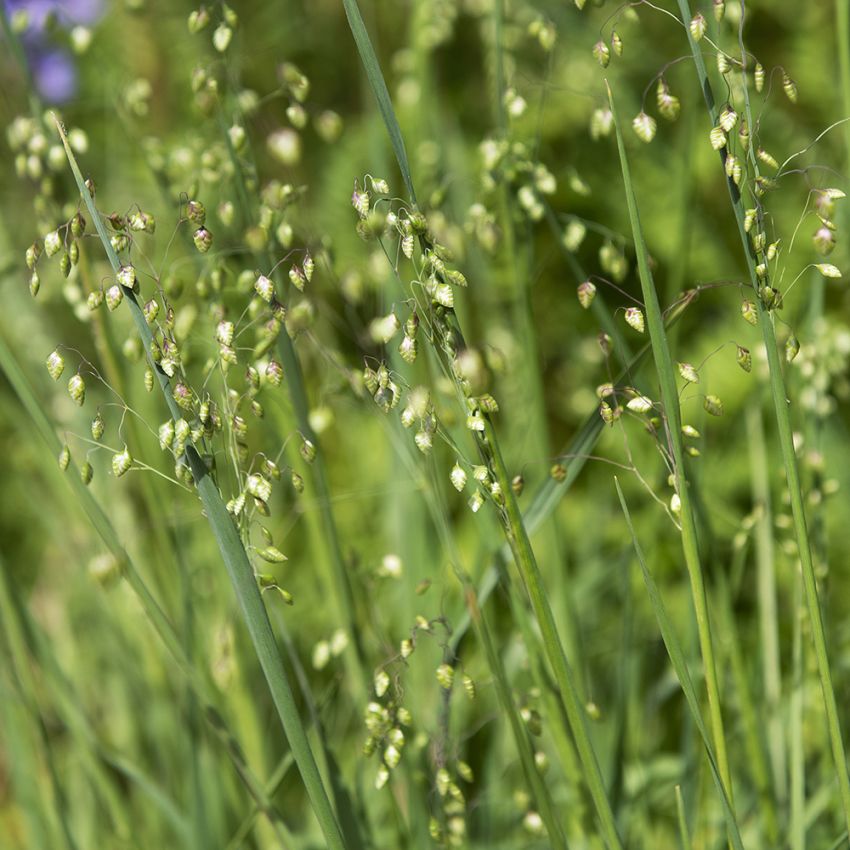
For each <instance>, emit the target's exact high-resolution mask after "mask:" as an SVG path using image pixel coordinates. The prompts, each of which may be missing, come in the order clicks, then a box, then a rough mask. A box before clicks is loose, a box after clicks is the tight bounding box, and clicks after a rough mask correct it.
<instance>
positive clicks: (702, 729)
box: [614, 477, 744, 850]
mask: <svg viewBox="0 0 850 850" xmlns="http://www.w3.org/2000/svg"><path fill="white" fill-rule="evenodd" d="M614 484H615V485H616V487H617V496H618V497H619V499H620V505H621V507H622V509H623V515H624V516H625V518H626V525H628V527H629V533H630V534H631V536H632V542H633V543H634V547H635V554H636V555H637V559H638V563H639V564H640V569H641V572H642V573H643V580H644V583H645V584H646V590H647V593H648V594H649V601H650V602H651V603H652V610H653V611H654V613H655V618H656V619H657V620H658V626H659V628H660V629H661V637H662V638H663V640H664V646H665V647H666V648H667V654H668V656H669V657H670V661H671V663H672V664H673V669H674V671H675V672H676V677H677V678H678V680H679V684H680V685H681V687H682V693H683V694H684V695H685V700H686V702H687V704H688V709H689V710H690V713H691V717H692V718H693V721H694V724H695V726H696V728H697V730H698V731H699V734H700V737H701V738H702V743H703V746H704V747H705V752H706V755H707V756H708V762H709V765H710V766H711V774H712V777H713V778H714V784H715V785H716V786H717V793H718V796H719V797H720V802H721V804H722V806H723V816H724V818H725V820H726V827H727V830H728V832H729V840H730V841H731V843H732V846H733V847H734V848H735V850H743V847H744V845H743V843H742V842H741V835H740V832H739V831H738V823H737V821H736V820H735V813H734V812H733V811H732V804H731V802H730V800H729V797H728V795H727V794H726V791H725V788H724V785H723V779H722V777H721V774H720V767H719V765H718V763H717V759H716V758H715V756H714V748H713V747H712V743H711V738H710V736H709V731H708V729H707V727H706V725H705V721H704V720H703V719H702V713H701V711H700V706H699V699H698V698H697V693H696V689H695V688H694V685H693V682H692V681H691V675H690V673H689V672H688V664H687V660H686V659H685V653H684V651H683V650H682V646H681V644H680V643H679V639H678V637H676V632H675V630H674V629H673V624H672V622H671V621H670V618H669V617H668V616H667V610H666V608H665V607H664V602H663V600H662V599H661V593H660V592H659V590H658V585H657V584H656V583H655V579H654V578H653V576H652V573H651V572H650V570H649V567H648V566H647V564H646V559H645V558H644V555H643V550H642V549H641V547H640V543H639V542H638V539H637V535H636V534H635V529H634V526H633V525H632V517H631V514H630V513H629V508H628V506H627V505H626V499H625V497H624V496H623V491H622V490H621V489H620V482H619V481H618V480H617V478H616V477H615V478H614Z"/></svg>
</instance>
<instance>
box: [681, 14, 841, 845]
mask: <svg viewBox="0 0 850 850" xmlns="http://www.w3.org/2000/svg"><path fill="white" fill-rule="evenodd" d="M678 3H679V11H680V14H681V17H682V22H683V23H684V25H685V31H686V33H687V37H688V42H689V44H690V47H691V54H692V56H693V60H694V67H695V68H696V72H697V78H698V80H699V84H700V88H701V90H702V92H703V97H704V99H705V105H706V108H707V110H708V114H709V117H710V119H711V121H712V126H716V124H717V108H716V104H715V100H714V93H713V90H712V88H711V82H710V81H709V79H708V74H707V72H706V68H705V62H704V60H703V56H702V52H701V50H700V47H699V45H698V44H697V43H696V42H695V41H694V38H693V35H692V33H691V31H690V29H689V27H688V23H689V22H690V20H691V17H692V15H691V10H690V4H689V3H688V0H678ZM742 11H743V10H742ZM742 25H743V24H742ZM744 82H745V84H744V87H743V91H744V99H745V105H746V109H745V115H746V119H747V122H748V124H749V126H750V127H754V126H755V124H754V123H753V120H752V114H751V109H750V102H749V89H748V87H747V84H746V81H744ZM720 154H721V157H723V151H720ZM751 161H752V166H753V169H754V171H755V174H756V176H758V166H757V164H756V160H755V156H754V154H753V152H752V150H751ZM726 187H727V189H728V191H729V200H730V202H731V204H732V211H733V213H734V217H735V222H736V224H737V225H738V235H739V237H740V240H741V247H742V248H743V252H744V259H745V262H746V265H747V271H748V273H749V277H750V283H751V284H752V287H753V292H754V295H755V298H754V301H755V304H756V311H757V315H758V323H759V326H760V327H761V330H762V338H763V339H764V346H765V350H766V352H767V364H768V369H769V373H770V391H771V395H772V396H773V407H774V411H775V414H776V425H777V433H778V435H779V444H780V448H781V451H782V462H783V466H784V467H785V478H786V481H787V485H788V493H789V495H790V497H791V515H792V518H793V524H794V535H795V537H796V539H797V548H798V550H799V553H800V563H801V566H802V573H803V587H804V590H805V596H806V607H807V609H808V612H809V619H810V622H811V631H812V643H813V645H814V649H815V660H816V662H817V668H818V677H819V679H820V684H821V691H822V693H823V702H824V710H825V713H826V725H827V731H828V733H829V743H830V748H831V750H832V757H833V761H834V763H835V773H836V777H837V780H838V789H839V793H840V796H841V805H842V809H843V813H844V821H845V824H846V825H847V827H848V830H850V774H848V770H847V760H846V755H845V749H844V741H843V737H842V733H841V724H840V722H839V719H838V704H837V702H836V698H835V687H834V685H833V682H832V671H831V670H830V666H829V657H828V654H827V648H826V632H825V629H824V625H823V615H822V613H821V608H820V600H819V599H818V587H817V578H816V576H815V567H814V561H813V559H812V546H811V541H810V538H809V530H808V526H807V524H806V511H805V505H804V498H803V490H802V486H801V482H800V471H799V469H798V466H797V456H796V452H795V450H794V436H793V429H792V427H791V415H790V412H789V404H788V393H787V391H786V386H785V377H784V375H783V372H782V358H781V356H780V353H779V347H778V345H777V341H776V331H775V329H774V325H773V317H772V316H771V314H770V313H769V312H768V311H767V309H766V308H765V307H764V305H763V303H762V299H761V297H760V295H759V288H760V284H759V279H758V276H757V275H756V257H755V255H754V252H753V248H752V246H751V244H750V240H749V238H748V236H747V232H746V229H745V228H744V205H743V203H742V201H741V194H740V192H739V190H738V187H737V186H736V185H735V182H734V181H733V180H732V179H731V178H727V179H726ZM759 209H760V205H759ZM759 218H762V211H760V214H759ZM767 282H768V281H767V280H765V281H764V283H767Z"/></svg>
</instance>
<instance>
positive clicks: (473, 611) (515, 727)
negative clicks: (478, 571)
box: [465, 584, 567, 848]
mask: <svg viewBox="0 0 850 850" xmlns="http://www.w3.org/2000/svg"><path fill="white" fill-rule="evenodd" d="M465 593H466V604H467V606H468V608H469V613H470V617H471V618H472V622H473V624H474V625H475V630H476V633H477V634H478V637H479V639H480V641H481V645H482V646H483V647H484V652H485V655H486V657H487V663H488V665H489V667H490V670H491V671H492V673H493V683H494V685H495V688H496V693H497V695H498V697H499V702H500V703H501V706H502V711H503V712H504V713H505V715H507V718H508V723H509V725H510V727H511V734H512V736H513V739H514V743H515V745H516V748H517V752H518V753H519V757H520V763H521V764H522V770H523V773H524V774H525V780H526V782H527V783H528V785H529V788H530V790H531V793H532V795H533V798H534V801H535V803H536V805H537V808H538V811H539V813H540V817H541V818H542V819H543V823H544V824H545V825H546V830H547V832H548V834H549V842H550V846H551V847H556V848H566V846H567V845H566V842H565V840H564V835H563V831H562V829H561V825H560V823H559V820H558V816H557V814H556V811H555V808H554V806H553V803H552V799H551V796H550V794H549V789H548V788H547V787H546V783H545V782H544V780H543V777H542V776H541V774H540V771H539V769H538V767H537V765H536V764H535V762H534V750H533V748H532V746H531V743H530V741H529V737H528V731H527V730H526V728H525V726H524V725H523V723H522V720H521V719H520V717H519V713H518V711H517V708H516V705H515V704H514V698H513V695H512V694H511V688H510V685H509V684H508V678H507V673H506V672H505V668H504V665H503V664H502V660H501V658H500V657H499V655H498V652H497V650H496V647H495V646H494V644H493V638H492V635H491V632H490V627H489V625H488V623H487V620H486V617H485V616H484V614H483V612H482V611H481V609H480V608H479V607H478V600H477V599H476V596H475V590H474V589H473V588H472V586H471V585H469V584H467V585H466V587H465Z"/></svg>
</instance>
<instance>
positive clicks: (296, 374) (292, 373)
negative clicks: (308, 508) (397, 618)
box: [218, 110, 368, 703]
mask: <svg viewBox="0 0 850 850" xmlns="http://www.w3.org/2000/svg"><path fill="white" fill-rule="evenodd" d="M218 117H219V125H220V128H221V135H222V138H223V139H224V144H225V147H226V148H227V152H228V156H229V158H230V161H231V164H232V165H233V173H234V178H235V183H236V186H237V195H238V197H239V204H240V207H241V212H242V216H243V218H244V220H245V222H246V224H247V223H250V222H252V221H253V216H252V213H251V205H250V202H249V199H248V189H247V187H246V185H245V177H244V174H243V171H242V165H241V163H240V160H239V156H238V155H237V153H236V150H235V148H234V147H233V142H232V140H231V138H230V134H229V133H228V130H227V127H226V125H225V122H224V116H223V113H222V112H221V110H219V112H218ZM254 259H255V262H256V263H259V264H262V265H263V267H264V268H266V269H271V268H273V266H274V263H273V261H272V258H271V256H270V254H269V253H268V252H256V253H255V256H254ZM270 274H271V273H270ZM271 277H272V279H273V280H274V281H275V285H276V286H279V285H280V283H281V278H282V271H281V270H280V269H276V270H275V271H274V273H273V274H271ZM277 350H278V354H279V355H280V359H281V365H282V366H283V370H284V374H285V375H286V385H287V391H288V393H289V400H290V402H291V404H292V410H293V412H294V414H295V421H296V425H297V427H298V430H299V432H300V433H301V435H302V437H303V438H304V439H306V440H309V441H310V442H311V443H312V444H313V446H314V448H315V450H316V454H315V457H314V458H313V461H312V463H310V464H309V466H308V475H309V477H310V480H311V482H312V485H313V490H314V492H315V495H316V503H317V504H318V506H319V522H318V523H316V522H315V519H314V518H313V516H312V515H310V516H308V522H309V524H310V532H311V535H312V540H313V543H314V546H315V548H316V549H318V550H321V557H320V559H319V562H320V563H321V564H323V565H324V564H328V565H329V566H330V572H329V574H328V575H327V577H326V579H325V585H326V588H327V592H328V594H329V595H330V597H331V599H332V600H333V602H334V607H335V609H336V611H335V614H336V621H337V622H338V623H341V624H342V626H343V628H344V630H345V632H346V634H347V636H348V639H349V649H348V650H347V651H346V653H345V657H346V659H347V662H348V663H349V665H350V673H351V675H350V676H349V680H348V684H349V686H350V687H351V688H352V692H353V693H354V696H355V699H357V701H358V702H360V703H365V701H366V698H367V688H366V682H367V681H368V680H367V677H366V675H365V673H364V669H365V661H364V658H365V653H364V649H363V642H362V639H361V634H360V633H361V629H360V628H358V626H357V617H356V612H355V604H354V593H353V590H352V587H351V581H350V579H349V575H348V570H347V569H346V566H345V560H344V558H343V555H342V545H341V543H340V535H339V530H338V528H337V524H336V519H335V517H334V514H333V509H332V507H331V497H330V487H329V485H328V473H327V469H326V466H325V455H324V451H323V450H322V446H321V442H320V440H319V438H318V435H317V434H316V433H315V431H314V430H313V426H312V425H311V424H310V402H309V399H308V397H307V390H306V387H305V385H304V373H303V370H302V368H301V361H300V360H299V358H298V354H297V352H296V351H295V346H294V345H293V342H292V339H291V338H290V336H289V334H288V333H287V331H286V329H285V328H284V329H283V331H282V332H281V333H280V334H278V337H277Z"/></svg>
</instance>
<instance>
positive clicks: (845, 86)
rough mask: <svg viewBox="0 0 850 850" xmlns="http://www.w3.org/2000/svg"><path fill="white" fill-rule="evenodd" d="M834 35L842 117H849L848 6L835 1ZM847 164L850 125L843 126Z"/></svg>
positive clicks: (849, 36) (849, 25) (849, 35)
mask: <svg viewBox="0 0 850 850" xmlns="http://www.w3.org/2000/svg"><path fill="white" fill-rule="evenodd" d="M835 35H836V37H837V39H838V67H839V69H840V71H841V102H842V104H843V106H844V116H845V117H847V116H850V4H848V3H847V2H846V0H835ZM844 140H845V144H846V147H847V151H846V154H847V162H848V163H850V124H848V123H845V125H844Z"/></svg>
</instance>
